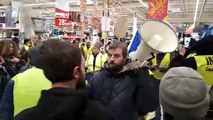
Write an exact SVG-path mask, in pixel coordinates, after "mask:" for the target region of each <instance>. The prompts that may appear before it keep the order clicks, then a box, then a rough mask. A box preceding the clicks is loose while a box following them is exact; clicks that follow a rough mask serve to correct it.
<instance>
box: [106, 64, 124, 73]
mask: <svg viewBox="0 0 213 120" xmlns="http://www.w3.org/2000/svg"><path fill="white" fill-rule="evenodd" d="M123 66H124V63H123V62H122V63H120V64H115V63H108V69H109V70H110V71H111V72H113V73H118V72H120V71H121V70H122V69H123Z"/></svg>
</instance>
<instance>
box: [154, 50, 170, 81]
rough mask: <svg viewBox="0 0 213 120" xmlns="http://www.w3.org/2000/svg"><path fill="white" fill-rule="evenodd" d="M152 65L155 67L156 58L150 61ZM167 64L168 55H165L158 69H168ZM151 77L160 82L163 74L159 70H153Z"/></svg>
mask: <svg viewBox="0 0 213 120" xmlns="http://www.w3.org/2000/svg"><path fill="white" fill-rule="evenodd" d="M152 63H153V65H157V58H156V57H155V58H154V59H152ZM169 63H170V53H166V55H165V56H164V57H163V59H162V61H161V63H160V65H159V67H165V68H168V67H169ZM152 73H153V76H154V77H155V78H156V79H158V80H161V78H162V77H163V76H164V74H165V73H164V72H160V71H159V70H154V71H152Z"/></svg>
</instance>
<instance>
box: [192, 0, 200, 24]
mask: <svg viewBox="0 0 213 120" xmlns="http://www.w3.org/2000/svg"><path fill="white" fill-rule="evenodd" d="M198 4H199V0H197V1H196V8H195V15H194V23H193V25H194V26H195V23H196V19H197V11H198Z"/></svg>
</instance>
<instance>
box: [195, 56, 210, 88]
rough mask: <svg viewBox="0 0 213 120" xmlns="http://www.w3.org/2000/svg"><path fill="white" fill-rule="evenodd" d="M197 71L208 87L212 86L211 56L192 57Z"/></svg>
mask: <svg viewBox="0 0 213 120" xmlns="http://www.w3.org/2000/svg"><path fill="white" fill-rule="evenodd" d="M194 58H195V61H196V64H197V71H198V72H199V73H200V74H201V75H202V76H203V78H204V80H205V82H206V83H207V84H208V85H213V55H202V56H201V55H199V56H194Z"/></svg>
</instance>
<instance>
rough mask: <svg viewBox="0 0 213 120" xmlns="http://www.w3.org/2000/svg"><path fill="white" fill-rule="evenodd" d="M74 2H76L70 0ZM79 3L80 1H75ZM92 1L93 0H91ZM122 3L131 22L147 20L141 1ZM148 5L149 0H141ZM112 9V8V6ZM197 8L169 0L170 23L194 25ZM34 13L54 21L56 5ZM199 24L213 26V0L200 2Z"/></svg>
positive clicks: (190, 1)
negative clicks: (134, 17)
mask: <svg viewBox="0 0 213 120" xmlns="http://www.w3.org/2000/svg"><path fill="white" fill-rule="evenodd" d="M0 1H1V2H0V3H1V4H2V5H3V6H5V5H7V4H8V2H9V0H0ZM19 1H22V2H23V3H26V4H35V3H43V2H54V0H19ZM70 1H74V0H70ZM75 1H78V0H75ZM90 1H92V0H90ZM118 1H120V2H121V3H122V12H121V15H122V16H126V17H127V18H128V19H129V21H130V22H132V21H133V20H132V18H133V15H134V12H137V15H138V21H139V22H142V21H144V20H146V16H147V11H148V9H147V7H145V6H144V5H143V4H142V3H140V2H139V0H118ZM141 1H143V2H144V3H145V4H146V5H147V4H148V0H141ZM98 2H99V15H98V16H101V15H102V11H103V0H98ZM110 7H112V6H110ZM195 8H196V0H169V22H170V23H183V22H189V23H193V20H194V13H195ZM87 9H88V11H87V16H88V17H90V16H92V13H93V12H92V10H93V6H92V5H88V7H87ZM4 10H5V8H0V11H4ZM70 10H73V11H79V10H80V8H79V6H78V5H72V4H71V6H70ZM32 12H33V14H32V15H34V16H33V17H43V18H46V19H54V16H55V15H54V5H48V4H46V5H39V6H33V9H32ZM197 22H198V23H199V22H201V23H210V24H213V0H200V2H199V6H198V14H197Z"/></svg>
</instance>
